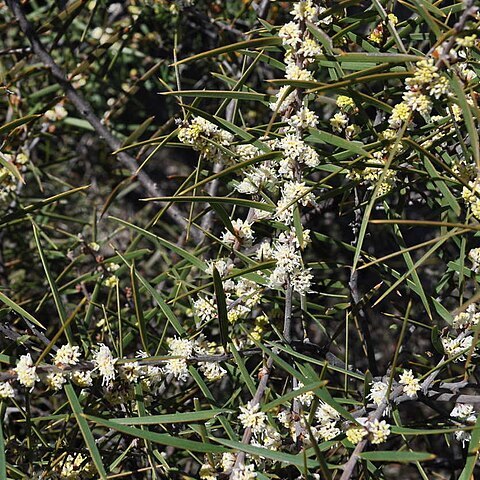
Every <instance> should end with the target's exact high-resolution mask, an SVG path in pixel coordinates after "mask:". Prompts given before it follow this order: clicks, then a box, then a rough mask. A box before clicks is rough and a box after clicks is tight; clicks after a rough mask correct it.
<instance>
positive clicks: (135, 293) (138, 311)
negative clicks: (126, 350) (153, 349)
mask: <svg viewBox="0 0 480 480" xmlns="http://www.w3.org/2000/svg"><path fill="white" fill-rule="evenodd" d="M137 279H138V277H137V275H136V272H135V262H132V264H131V266H130V281H131V283H132V297H133V304H134V306H135V316H136V317H137V322H138V331H139V332H140V339H141V341H142V346H143V350H144V351H145V352H147V353H148V341H147V327H146V325H145V316H144V315H143V308H142V304H141V299H140V292H139V289H138V280H137Z"/></svg>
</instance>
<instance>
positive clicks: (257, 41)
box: [171, 37, 282, 67]
mask: <svg viewBox="0 0 480 480" xmlns="http://www.w3.org/2000/svg"><path fill="white" fill-rule="evenodd" d="M281 44H282V39H281V38H278V37H266V38H254V39H253V40H245V41H244V42H237V43H231V44H230V45H225V46H223V47H219V48H215V49H213V50H208V51H207V52H202V53H198V54H197V55H192V56H191V57H188V58H184V59H182V60H179V61H178V62H175V63H172V65H171V66H172V67H174V66H177V65H182V64H183V63H189V62H193V61H196V60H200V59H202V58H208V57H214V56H217V55H221V54H223V53H230V52H235V51H237V50H242V49H245V48H263V47H270V46H276V45H281Z"/></svg>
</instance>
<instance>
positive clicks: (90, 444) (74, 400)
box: [65, 383, 107, 480]
mask: <svg viewBox="0 0 480 480" xmlns="http://www.w3.org/2000/svg"><path fill="white" fill-rule="evenodd" d="M65 394H66V395H67V398H68V402H69V403H70V406H71V407H72V411H73V415H74V416H75V419H76V421H77V423H78V426H79V428H80V432H81V433H82V436H83V439H84V440H85V444H86V446H87V448H88V451H89V452H90V456H91V457H92V460H93V463H94V465H95V468H96V469H97V472H98V474H99V476H100V478H101V479H102V480H103V479H105V480H106V478H107V472H106V471H105V467H104V466H103V462H102V457H101V455H100V452H99V451H98V448H97V444H96V442H95V438H94V437H93V434H92V431H91V430H90V427H89V426H88V422H87V421H86V420H85V417H84V414H83V410H82V407H81V405H80V401H79V400H78V397H77V394H76V393H75V390H74V388H73V386H72V385H71V384H70V383H69V384H66V385H65Z"/></svg>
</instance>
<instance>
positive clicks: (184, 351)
mask: <svg viewBox="0 0 480 480" xmlns="http://www.w3.org/2000/svg"><path fill="white" fill-rule="evenodd" d="M194 347H195V343H194V342H193V341H192V340H188V339H183V338H178V337H174V338H171V339H169V341H168V348H169V352H168V354H169V355H170V356H172V357H178V358H172V359H171V360H168V361H167V363H166V365H165V373H167V374H171V375H173V376H174V377H175V378H177V379H178V380H186V379H187V377H188V364H187V360H188V359H189V358H190V357H191V356H192V355H193V351H194Z"/></svg>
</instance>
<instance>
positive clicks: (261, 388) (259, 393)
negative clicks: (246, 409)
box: [230, 357, 273, 479]
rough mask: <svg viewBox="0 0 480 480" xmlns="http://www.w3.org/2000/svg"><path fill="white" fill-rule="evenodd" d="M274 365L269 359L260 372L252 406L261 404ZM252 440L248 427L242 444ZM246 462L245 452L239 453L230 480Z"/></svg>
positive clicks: (250, 430)
mask: <svg viewBox="0 0 480 480" xmlns="http://www.w3.org/2000/svg"><path fill="white" fill-rule="evenodd" d="M272 365H273V358H272V357H269V358H268V360H267V363H266V365H265V366H264V367H263V368H262V370H261V371H260V375H261V378H260V382H259V384H258V387H257V390H256V392H255V395H254V396H253V398H252V400H251V405H252V406H255V405H257V404H259V403H260V400H261V399H262V397H263V394H264V392H265V389H266V388H267V383H268V379H269V377H270V370H271V369H272ZM251 439H252V429H251V427H247V428H246V429H245V430H244V432H243V437H242V443H243V444H244V445H248V444H249V443H250V440H251ZM244 462H245V452H239V453H238V454H237V458H236V460H235V464H234V466H233V467H232V471H231V473H230V479H233V478H234V475H235V472H236V471H237V470H238V469H239V468H240V467H241V466H242V465H243V464H244Z"/></svg>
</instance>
